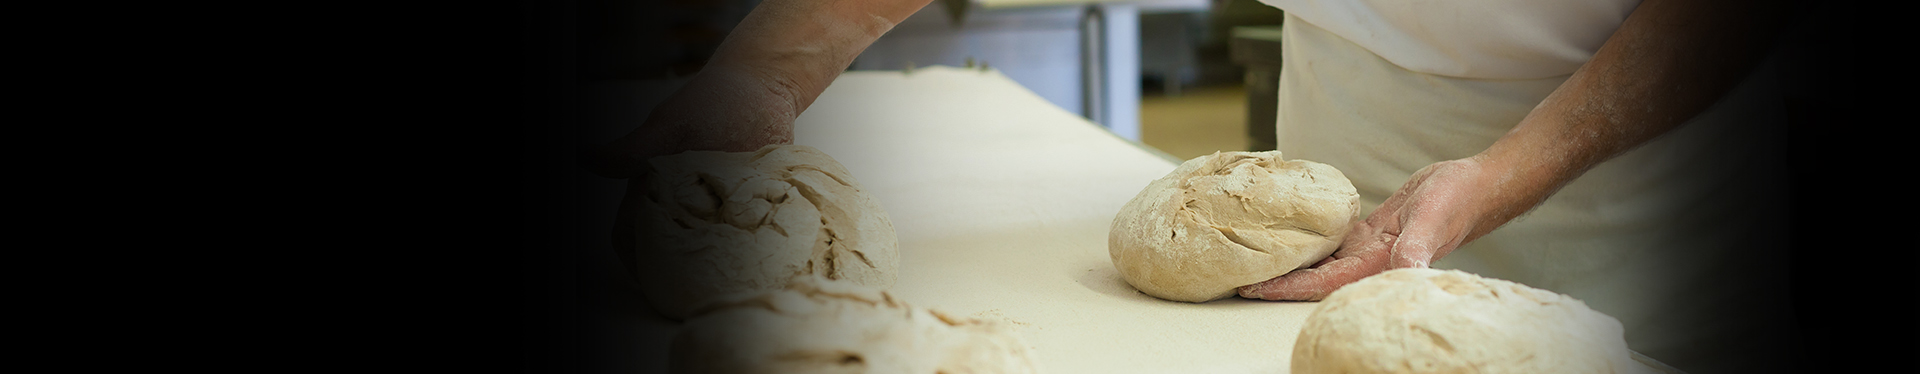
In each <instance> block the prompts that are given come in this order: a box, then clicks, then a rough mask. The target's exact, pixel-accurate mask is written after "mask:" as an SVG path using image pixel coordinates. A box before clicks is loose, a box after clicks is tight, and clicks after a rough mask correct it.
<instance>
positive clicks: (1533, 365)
mask: <svg viewBox="0 0 1920 374" xmlns="http://www.w3.org/2000/svg"><path fill="white" fill-rule="evenodd" d="M1622 331H1623V330H1621V327H1620V322H1619V321H1617V320H1614V319H1613V317H1609V316H1607V315H1606V314H1602V313H1600V312H1596V311H1593V310H1592V309H1587V304H1586V303H1583V302H1581V301H1580V300H1576V299H1574V298H1571V297H1567V296H1565V295H1561V294H1557V293H1553V292H1550V291H1546V290H1540V289H1534V288H1531V287H1527V286H1525V285H1521V284H1518V283H1513V282H1508V281H1504V280H1499V279H1491V278H1483V277H1480V276H1477V275H1473V274H1471V273H1466V272H1462V271H1458V270H1435V269H1398V270H1391V271H1387V272H1383V273H1380V274H1377V275H1374V276H1371V277H1367V278H1365V279H1361V280H1360V281H1358V282H1354V283H1352V284H1348V285H1346V286H1344V287H1341V288H1340V289H1339V290H1337V291H1334V292H1333V294H1331V295H1328V296H1327V298H1326V299H1325V300H1323V301H1321V302H1320V305H1319V306H1317V307H1315V308H1314V310H1313V314H1311V315H1308V316H1307V322H1306V324H1305V325H1304V326H1302V327H1301V329H1300V337H1299V338H1298V340H1295V341H1294V343H1293V363H1292V364H1293V368H1292V372H1293V373H1296V374H1310V373H1415V372H1417V373H1469V372H1471V373H1625V372H1631V371H1635V369H1634V368H1636V366H1631V365H1632V356H1631V353H1629V352H1628V351H1627V342H1626V338H1625V336H1624V335H1623V332H1622Z"/></svg>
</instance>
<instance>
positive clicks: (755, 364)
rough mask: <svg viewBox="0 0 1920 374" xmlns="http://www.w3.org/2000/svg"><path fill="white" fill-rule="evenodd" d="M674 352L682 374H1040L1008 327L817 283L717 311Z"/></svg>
mask: <svg viewBox="0 0 1920 374" xmlns="http://www.w3.org/2000/svg"><path fill="white" fill-rule="evenodd" d="M712 307H713V309H712V310H711V311H708V312H705V313H703V314H701V315H700V316H699V317H696V318H693V319H690V320H688V321H687V325H686V328H685V329H684V330H681V333H680V334H679V335H677V336H676V337H675V338H674V340H673V343H672V346H671V348H670V350H671V351H670V358H669V362H668V366H669V368H670V370H669V371H671V372H674V373H905V374H935V373H1035V372H1038V369H1037V368H1038V366H1037V365H1036V364H1035V362H1034V358H1033V354H1032V351H1031V348H1029V347H1028V346H1027V345H1026V343H1025V342H1024V341H1022V340H1021V339H1020V338H1019V336H1018V335H1017V334H1015V333H1014V332H1013V331H1012V328H1011V326H1009V325H1007V324H1006V323H1004V322H1000V321H992V320H983V319H973V318H964V317H956V316H951V315H947V314H943V313H940V312H938V311H934V310H930V309H923V308H917V307H913V306H910V305H907V304H905V303H902V302H900V300H898V299H895V298H894V297H893V296H892V295H889V294H887V293H886V292H883V291H880V290H877V289H873V288H871V287H864V286H859V285H854V284H850V283H845V282H839V281H826V280H823V279H819V278H817V277H812V276H803V277H800V278H796V279H794V281H793V282H792V283H790V284H789V285H788V287H787V289H785V290H782V291H774V292H767V293H762V294H758V295H753V296H750V297H746V298H742V299H736V300H732V301H729V302H723V303H717V304H713V305H712Z"/></svg>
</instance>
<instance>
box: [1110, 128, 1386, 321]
mask: <svg viewBox="0 0 1920 374" xmlns="http://www.w3.org/2000/svg"><path fill="white" fill-rule="evenodd" d="M1359 201H1360V195H1359V194H1358V193H1357V192H1355V191H1354V188H1353V183H1352V182H1350V181H1348V180H1347V177H1346V176H1345V175H1343V174H1341V173H1340V171H1339V170H1335V169H1334V168H1333V167H1332V166H1327V165H1325V164H1320V163H1315V162H1311V161H1302V160H1281V158H1280V152H1279V151H1268V152H1219V153H1214V154H1212V155H1209V156H1201V157H1197V158H1194V159H1192V160H1187V162H1185V163H1182V164H1180V167H1179V168H1178V169H1175V170H1174V171H1173V172H1172V173H1168V174H1167V176H1165V177H1161V178H1160V179H1158V180H1155V181H1153V183H1151V184H1148V185H1147V187H1146V189H1144V190H1141V191H1140V194H1139V195H1138V196H1135V197H1134V198H1133V200H1132V201H1129V202H1127V205H1126V207H1124V208H1121V209H1120V213H1119V214H1118V215H1116V216H1115V217H1114V220H1113V228H1112V229H1111V230H1110V231H1109V232H1108V234H1107V235H1108V236H1107V249H1108V253H1109V254H1110V255H1112V257H1113V264H1114V266H1115V267H1117V268H1119V270H1120V274H1121V276H1123V277H1125V278H1126V280H1127V283H1128V284H1132V285H1133V287H1134V288H1136V289H1139V290H1140V291H1141V292H1145V293H1146V294H1148V295H1152V296H1154V297H1159V298H1162V299H1167V300H1176V301H1186V302H1205V301H1210V300H1216V299H1220V298H1225V297H1229V296H1232V295H1234V294H1235V289H1237V288H1239V287H1240V286H1245V285H1249V284H1254V283H1259V282H1262V281H1266V280H1268V279H1273V277H1277V276H1280V275H1281V274H1286V273H1287V272H1289V271H1293V270H1294V269H1298V268H1301V267H1305V266H1307V265H1312V264H1313V263H1314V262H1315V261H1319V260H1320V259H1321V258H1325V257H1327V255H1329V254H1332V253H1333V250H1334V249H1336V248H1338V247H1339V245H1340V240H1341V239H1343V238H1345V237H1346V234H1347V230H1348V229H1350V228H1351V226H1350V225H1351V223H1352V221H1353V219H1354V218H1355V217H1357V216H1358V215H1359V211H1360V209H1359Z"/></svg>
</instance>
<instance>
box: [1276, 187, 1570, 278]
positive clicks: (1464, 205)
mask: <svg viewBox="0 0 1920 374" xmlns="http://www.w3.org/2000/svg"><path fill="white" fill-rule="evenodd" d="M1501 179H1502V176H1501V175H1496V174H1495V173H1490V172H1488V169H1487V168H1485V167H1484V166H1483V165H1482V164H1481V161H1480V160H1479V159H1477V158H1467V159H1460V160H1452V161H1445V162H1440V163H1435V164H1433V165H1428V166H1427V167H1426V168H1423V169H1420V171H1419V172H1416V173H1414V175H1413V177H1412V178H1411V179H1409V180H1408V181H1407V184H1405V185H1403V186H1401V187H1400V190H1399V191H1396V192H1394V194H1393V196H1392V197H1389V198H1387V201H1386V202H1384V203H1382V204H1381V205H1380V208H1378V209H1375V210H1374V211H1373V213H1372V214H1369V215H1368V216H1367V219H1366V220H1365V221H1361V222H1355V223H1354V226H1353V229H1351V230H1349V231H1348V235H1347V238H1346V240H1344V241H1342V242H1341V244H1340V249H1339V250H1337V251H1335V252H1334V253H1333V256H1331V257H1328V258H1327V259H1324V260H1321V261H1320V262H1319V263H1316V264H1314V266H1313V267H1310V268H1307V269H1300V270H1295V271H1293V272H1291V273H1287V274H1284V275H1281V276H1279V277H1276V278H1274V279H1271V280H1267V281H1265V282H1260V283H1256V284H1253V285H1248V286H1245V287H1241V288H1240V290H1239V291H1240V296H1241V297H1246V298H1257V299H1267V300H1320V299H1323V298H1325V297H1326V296H1327V294H1329V293H1332V292H1333V291H1334V290H1336V289H1339V288H1340V286H1344V285H1346V284H1348V283H1353V282H1355V281H1359V280H1360V279H1361V278H1366V277H1368V276H1371V275H1374V274H1378V273H1380V272H1382V271H1386V270H1389V269H1400V268H1426V267H1427V265H1429V264H1432V263H1433V261H1435V260H1438V259H1440V258H1441V257H1443V256H1446V255H1447V254H1448V253H1452V252H1453V250H1454V249H1456V248H1459V247H1460V245H1461V244H1464V243H1466V242H1469V241H1472V240H1473V239H1475V238H1478V237H1480V236H1482V235H1486V233H1487V232H1489V231H1492V230H1493V229H1494V228H1495V227H1498V226H1499V225H1500V224H1502V223H1505V222H1506V221H1508V220H1511V219H1512V218H1513V217H1514V216H1517V215H1519V213H1521V212H1524V211H1525V209H1524V208H1522V209H1519V210H1517V211H1516V210H1515V209H1513V208H1509V207H1506V206H1505V205H1506V204H1505V202H1506V201H1507V200H1506V199H1504V197H1511V196H1510V195H1512V194H1518V193H1525V192H1524V191H1501V190H1500V189H1499V188H1498V187H1496V186H1500V185H1501V184H1500V183H1499V182H1500V181H1501ZM1535 201H1536V202H1537V200H1535ZM1525 206H1526V207H1531V206H1532V205H1531V204H1527V205H1525Z"/></svg>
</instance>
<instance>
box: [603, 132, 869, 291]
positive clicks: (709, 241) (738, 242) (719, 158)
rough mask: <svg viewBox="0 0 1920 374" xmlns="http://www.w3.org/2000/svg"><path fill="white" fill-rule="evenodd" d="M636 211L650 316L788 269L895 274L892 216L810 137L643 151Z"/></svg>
mask: <svg viewBox="0 0 1920 374" xmlns="http://www.w3.org/2000/svg"><path fill="white" fill-rule="evenodd" d="M648 167H649V168H650V170H649V173H648V175H647V177H646V180H645V181H644V182H643V183H648V184H649V185H648V186H647V195H646V198H645V199H644V200H643V201H641V202H640V203H639V208H638V209H640V212H639V213H638V214H637V215H636V217H637V218H636V226H635V233H636V234H635V235H636V239H637V241H636V243H638V247H639V248H636V256H635V257H636V258H637V262H638V264H637V267H636V269H638V270H639V271H638V273H639V274H638V275H639V277H640V280H641V282H640V283H641V289H642V291H643V292H645V293H646V297H647V300H648V302H649V303H650V304H652V305H653V307H654V309H655V310H657V311H659V312H660V313H661V314H662V315H664V316H667V317H668V318H673V319H684V318H686V317H688V316H690V314H691V312H692V310H693V309H694V308H698V307H699V306H700V305H701V304H703V303H706V302H710V301H712V300H715V299H716V298H721V297H725V296H728V295H735V294H744V293H753V292H758V291H767V290H777V289H781V288H782V287H784V286H785V285H786V282H787V280H788V279H791V278H793V277H794V276H795V275H818V276H821V277H824V278H827V279H837V280H846V281H850V282H853V283H857V284H862V285H867V286H873V287H878V288H881V289H885V288H889V287H892V286H893V283H894V281H895V279H897V277H898V275H899V267H900V254H899V240H898V239H897V238H896V236H895V234H894V230H893V222H892V221H891V220H890V219H889V218H888V217H887V213H886V211H885V210H883V209H881V207H880V203H879V201H878V200H875V199H874V198H873V197H872V196H871V195H869V194H868V193H867V192H866V191H864V190H862V189H861V188H860V184H859V183H858V182H857V181H855V180H854V179H853V175H852V174H851V173H848V172H847V170H846V168H845V167H843V166H841V165H840V163H839V162H837V161H834V160H833V158H832V157H829V156H827V154H825V153H821V152H820V151H819V150H817V149H814V148H813V147H808V146H800V145H769V146H766V147H763V148H761V149H760V150H758V151H754V152H686V153H680V154H676V155H670V156H661V157H655V158H652V159H649V160H648Z"/></svg>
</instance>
